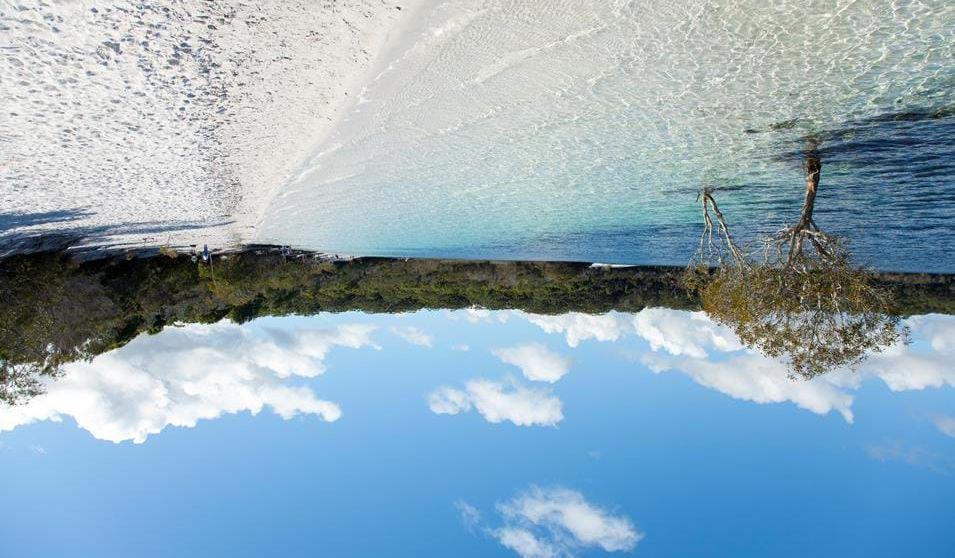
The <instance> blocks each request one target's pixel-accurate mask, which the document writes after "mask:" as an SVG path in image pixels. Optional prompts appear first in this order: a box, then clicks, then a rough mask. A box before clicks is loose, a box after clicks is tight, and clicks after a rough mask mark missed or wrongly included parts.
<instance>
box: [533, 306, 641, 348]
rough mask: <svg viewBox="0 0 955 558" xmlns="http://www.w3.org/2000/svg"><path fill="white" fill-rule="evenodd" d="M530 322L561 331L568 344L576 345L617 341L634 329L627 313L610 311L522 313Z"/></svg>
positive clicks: (557, 331) (545, 329)
mask: <svg viewBox="0 0 955 558" xmlns="http://www.w3.org/2000/svg"><path fill="white" fill-rule="evenodd" d="M522 315H523V316H524V318H525V319H526V320H527V321H529V322H530V323H532V324H534V325H536V326H538V327H540V328H541V329H543V330H544V331H545V332H547V333H559V334H562V335H563V336H564V339H565V340H566V341H567V344H568V345H569V346H571V347H576V346H577V345H579V344H580V342H581V341H586V340H588V339H594V340H596V341H616V340H617V339H620V338H621V337H623V336H624V335H626V334H627V333H630V332H632V331H633V325H632V324H631V323H630V320H628V319H627V317H626V315H625V314H618V313H616V312H610V313H607V314H602V315H598V316H595V315H591V314H583V313H580V312H570V313H568V314H563V315H560V316H540V315H537V314H522Z"/></svg>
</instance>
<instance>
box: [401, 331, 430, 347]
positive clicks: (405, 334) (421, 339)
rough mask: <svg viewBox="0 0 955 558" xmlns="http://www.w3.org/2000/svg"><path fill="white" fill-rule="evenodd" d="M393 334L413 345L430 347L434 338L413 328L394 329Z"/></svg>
mask: <svg viewBox="0 0 955 558" xmlns="http://www.w3.org/2000/svg"><path fill="white" fill-rule="evenodd" d="M391 332H392V333H394V334H395V335H397V336H398V337H401V338H402V339H404V340H405V341H407V342H408V343H411V344H412V345H418V346H419V347H430V346H431V344H432V342H433V341H434V338H433V337H432V336H430V335H428V334H427V333H425V332H423V331H421V330H420V329H418V328H416V327H413V326H404V327H393V328H391Z"/></svg>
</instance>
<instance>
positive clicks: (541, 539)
mask: <svg viewBox="0 0 955 558" xmlns="http://www.w3.org/2000/svg"><path fill="white" fill-rule="evenodd" d="M498 511H499V512H500V513H501V516H502V518H503V519H504V525H503V526H502V527H500V528H497V529H492V530H490V533H491V534H492V535H493V536H494V537H495V538H496V539H497V540H498V541H499V542H500V543H501V544H502V545H504V546H505V547H507V548H510V549H511V550H514V551H515V552H517V553H518V554H519V555H520V556H521V557H522V558H530V557H549V556H570V555H572V554H573V553H574V552H575V551H578V550H584V549H588V548H600V549H602V550H604V551H606V552H620V551H630V550H633V549H634V547H636V545H637V543H638V542H640V540H641V539H642V538H643V533H640V532H638V531H637V530H636V528H635V527H634V526H633V523H632V522H631V521H630V519H628V518H627V517H624V516H616V515H613V514H611V513H610V512H608V511H607V510H605V509H603V508H601V507H599V506H596V505H594V504H591V503H590V502H588V501H587V500H586V499H585V498H584V497H583V495H582V494H581V493H580V492H577V491H574V490H568V489H565V488H547V489H545V488H538V487H532V488H531V489H530V490H528V491H527V492H525V493H523V494H520V495H518V496H517V497H515V498H514V499H512V500H510V501H508V502H505V503H503V504H499V505H498Z"/></svg>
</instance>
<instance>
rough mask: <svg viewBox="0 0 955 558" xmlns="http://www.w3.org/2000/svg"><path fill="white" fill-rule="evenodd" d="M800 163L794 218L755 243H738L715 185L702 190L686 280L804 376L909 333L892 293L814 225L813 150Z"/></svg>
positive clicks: (711, 310)
mask: <svg viewBox="0 0 955 558" xmlns="http://www.w3.org/2000/svg"><path fill="white" fill-rule="evenodd" d="M805 169H806V192H805V199H804V201H803V207H802V212H801V213H800V216H799V219H798V220H797V221H796V223H795V224H793V225H791V226H788V227H785V228H784V229H782V230H781V231H779V232H777V233H776V234H773V235H769V236H767V237H765V238H762V239H761V241H760V242H758V243H757V244H756V246H755V247H754V248H755V249H753V250H744V249H743V248H742V247H740V245H739V244H738V243H737V242H736V240H735V239H734V238H733V236H732V234H731V233H730V228H729V225H728V224H727V222H726V219H725V218H724V216H723V214H722V212H721V211H720V209H719V207H718V206H717V204H716V200H715V199H714V198H713V191H712V190H711V189H709V188H707V189H704V190H703V191H702V192H701V193H700V195H699V198H698V200H699V201H700V203H701V210H702V213H703V225H704V226H703V233H702V234H701V236H700V243H699V248H698V249H697V253H696V255H695V256H694V258H693V259H692V260H691V262H690V265H689V266H688V267H687V271H686V274H685V282H686V284H687V287H688V288H690V289H691V290H693V291H694V292H696V293H698V294H699V296H700V299H701V301H702V304H703V309H704V310H705V311H706V312H707V314H709V316H710V317H711V318H712V319H714V320H715V321H716V322H718V323H721V324H723V325H726V326H728V327H730V328H732V329H733V330H734V331H735V332H736V334H737V336H739V338H740V341H741V342H743V343H745V344H746V345H748V346H750V347H753V348H755V349H757V350H759V351H760V352H761V353H763V354H765V355H767V356H770V357H782V358H784V359H786V360H787V361H788V364H789V369H790V374H791V375H792V376H794V377H795V376H799V377H804V378H811V377H813V376H816V375H819V374H822V373H825V372H827V371H829V370H832V369H835V368H839V367H846V366H848V367H852V366H855V365H856V364H858V363H859V362H860V361H861V360H862V359H863V358H865V356H866V355H867V354H868V353H870V352H878V351H880V350H881V349H883V348H885V347H887V346H889V345H892V344H895V343H897V342H900V341H907V340H908V332H907V330H906V329H905V328H904V327H901V326H900V318H899V317H898V316H897V315H895V314H894V313H893V311H892V301H891V293H890V292H888V291H887V290H885V289H883V288H880V287H879V286H878V285H877V284H876V283H875V282H874V281H873V278H872V274H871V273H870V272H868V271H867V270H866V269H864V268H861V267H858V266H856V265H854V264H853V263H852V262H851V254H850V253H849V251H848V249H847V248H846V246H845V244H844V243H843V242H842V241H841V240H840V239H839V238H837V237H835V236H832V235H828V234H826V233H824V232H822V231H821V230H820V229H819V227H818V226H816V223H815V221H814V220H813V210H814V208H815V201H816V191H817V190H818V188H819V181H820V175H821V170H822V165H821V163H820V161H819V158H818V157H816V156H815V155H814V154H810V155H808V156H807V158H806V163H805ZM714 220H715V225H714Z"/></svg>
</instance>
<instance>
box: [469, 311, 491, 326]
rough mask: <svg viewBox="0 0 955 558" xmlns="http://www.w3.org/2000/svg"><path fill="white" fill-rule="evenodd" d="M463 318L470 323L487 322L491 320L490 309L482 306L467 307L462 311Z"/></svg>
mask: <svg viewBox="0 0 955 558" xmlns="http://www.w3.org/2000/svg"><path fill="white" fill-rule="evenodd" d="M464 319H466V320H467V321H468V322H469V323H472V324H476V323H478V322H489V321H491V311H490V310H486V309H484V308H468V309H466V310H465V311H464Z"/></svg>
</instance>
